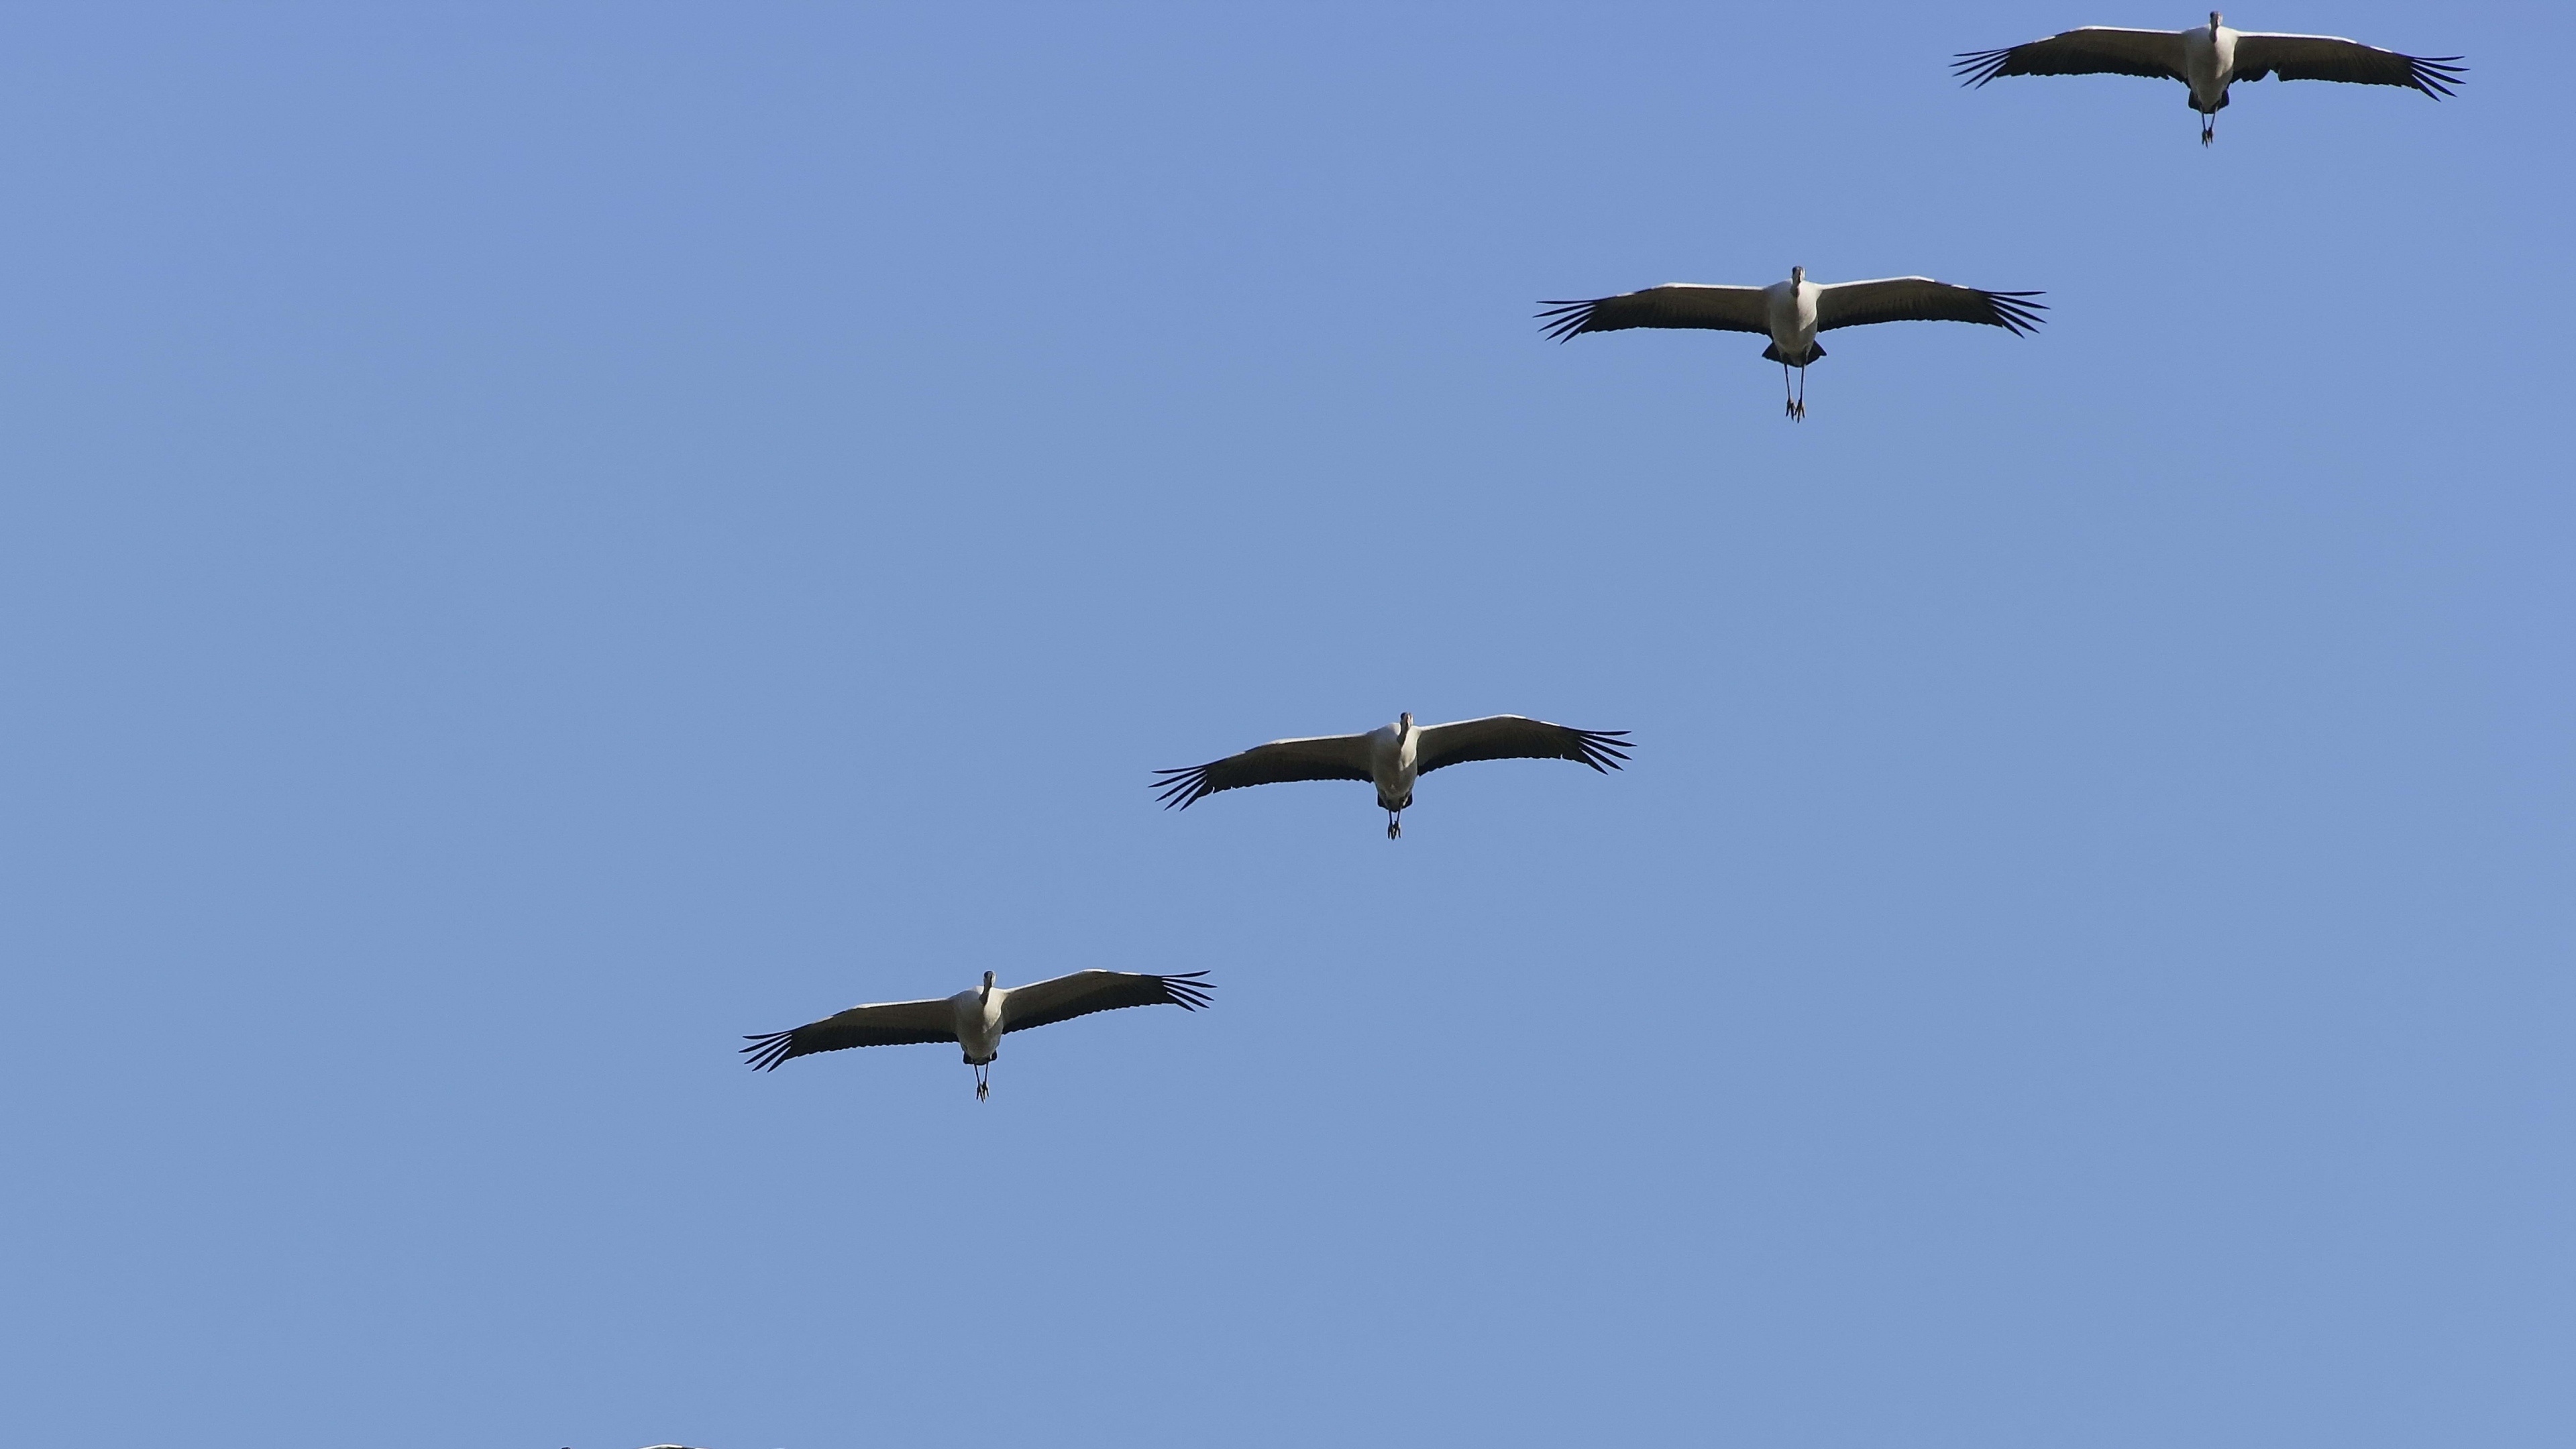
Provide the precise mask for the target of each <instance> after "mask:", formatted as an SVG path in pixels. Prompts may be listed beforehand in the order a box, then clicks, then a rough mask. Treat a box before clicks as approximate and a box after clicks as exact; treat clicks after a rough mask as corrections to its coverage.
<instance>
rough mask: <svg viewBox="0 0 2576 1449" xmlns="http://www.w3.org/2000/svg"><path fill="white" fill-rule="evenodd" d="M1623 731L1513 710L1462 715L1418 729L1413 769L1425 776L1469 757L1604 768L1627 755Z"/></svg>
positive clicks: (1609, 766) (1618, 762) (1624, 758)
mask: <svg viewBox="0 0 2576 1449" xmlns="http://www.w3.org/2000/svg"><path fill="white" fill-rule="evenodd" d="M1627 737H1628V732H1627V731H1626V730H1579V729H1576V728H1574V727H1573V726H1571V725H1561V724H1549V723H1548V722H1547V721H1545V720H1540V719H1527V718H1524V717H1522V716H1520V715H1516V714H1493V715H1487V716H1485V717H1484V718H1483V719H1462V720H1459V721H1456V722H1455V723H1452V724H1437V725H1431V726H1429V727H1427V728H1425V729H1423V730H1422V731H1421V732H1420V734H1419V736H1418V737H1417V739H1416V741H1415V743H1414V746H1413V772H1414V773H1415V774H1416V775H1428V774H1430V773H1431V772H1432V771H1434V770H1445V769H1447V768H1448V767H1450V766H1451V765H1463V764H1465V763H1467V762H1468V761H1469V760H1573V761H1575V762H1576V763H1578V764H1585V765H1590V766H1591V767H1592V768H1594V769H1596V770H1602V771H1603V772H1604V773H1607V772H1608V771H1609V770H1615V769H1618V768H1619V767H1620V766H1621V765H1622V764H1623V763H1624V762H1625V761H1626V760H1627V758H1628V739H1627Z"/></svg>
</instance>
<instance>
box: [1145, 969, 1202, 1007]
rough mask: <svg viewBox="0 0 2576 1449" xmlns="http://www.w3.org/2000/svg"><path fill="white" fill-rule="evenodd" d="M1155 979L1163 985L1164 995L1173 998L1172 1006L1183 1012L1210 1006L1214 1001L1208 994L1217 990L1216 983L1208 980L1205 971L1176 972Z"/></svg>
mask: <svg viewBox="0 0 2576 1449" xmlns="http://www.w3.org/2000/svg"><path fill="white" fill-rule="evenodd" d="M1154 979H1155V980H1156V981H1159V982H1161V983H1162V986H1163V994H1164V995H1165V996H1167V997H1169V998H1171V1002H1172V1004H1173V1005H1174V1006H1177V1007H1179V1008H1180V1009H1181V1010H1183V1011H1196V1010H1198V1009H1199V1008H1201V1007H1203V1006H1206V1005H1208V1004H1209V1002H1210V1001H1211V999H1212V998H1210V997H1209V995H1208V993H1209V992H1211V991H1213V990H1215V989H1216V983H1215V982H1213V981H1210V980H1208V979H1207V973H1206V972H1204V971H1176V972H1174V973H1172V974H1171V975H1169V976H1157V977H1155V978H1154Z"/></svg>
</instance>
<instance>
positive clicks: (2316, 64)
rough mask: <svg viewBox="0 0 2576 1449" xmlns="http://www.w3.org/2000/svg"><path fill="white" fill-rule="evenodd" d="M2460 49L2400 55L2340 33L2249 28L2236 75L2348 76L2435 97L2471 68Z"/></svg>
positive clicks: (2240, 41)
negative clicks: (2456, 52) (2279, 32)
mask: <svg viewBox="0 0 2576 1449" xmlns="http://www.w3.org/2000/svg"><path fill="white" fill-rule="evenodd" d="M2459 59H2460V58H2459V57H2458V56H2456V55H2400V54H2398V53H2397V52H2396V51H2393V50H2381V49H2380V48H2379V47H2377V46H2375V45H2364V44H2362V43H2361V42H2360V41H2358V40H2346V39H2344V38H2343V37H2342V36H2340V35H2275V34H2272V33H2270V32H2268V31H2261V30H2248V31H2243V32H2240V33H2239V34H2238V35H2237V37H2236V79H2238V80H2242V81H2258V80H2261V79H2262V78H2263V77H2264V76H2266V75H2277V76H2279V77H2280V78H2281V79H2283V80H2285V81H2294V80H2326V81H2350V82H2352V83H2354V84H2356V85H2367V86H2412V87H2413V88H2415V89H2416V90H2419V91H2422V92H2423V93H2424V94H2426V95H2428V96H2431V97H2432V98H2433V99H2435V100H2437V101H2438V100H2440V99H2441V98H2442V97H2444V96H2447V95H2449V94H2450V93H2451V87H2453V86H2455V85H2458V84H2459V83H2460V82H2461V81H2462V80H2463V79H2465V78H2466V74H2467V70H2468V68H2467V67H2466V66H2463V65H2460V64H2457V62H2458V60H2459Z"/></svg>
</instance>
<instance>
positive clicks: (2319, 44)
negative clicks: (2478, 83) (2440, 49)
mask: <svg viewBox="0 0 2576 1449" xmlns="http://www.w3.org/2000/svg"><path fill="white" fill-rule="evenodd" d="M2459 60H2460V57H2458V56H2456V55H2440V56H2421V55H2400V54H2398V53H2397V52H2396V51H2393V50H2381V49H2379V48H2377V47H2376V46H2369V45H2364V44H2362V43H2361V42H2360V41H2357V40H2346V39H2344V38H2343V37H2342V36H2339V35H2274V34H2270V33H2268V32H2265V31H2260V30H2230V29H2228V28H2227V27H2226V26H2225V25H2224V24H2221V23H2220V19H2219V14H2218V12H2217V11H2215V10H2212V11H2210V12H2209V24H2207V25H2205V26H2203V25H2195V26H2193V27H2192V28H2191V29H2189V30H2119V29H2114V28H2112V27H2110V26H2107V25H2088V26H2086V27H2084V28H2083V29H2081V30H2069V31H2066V32H2064V33H2062V34H2058V35H2052V36H2050V37H2048V38H2047V39H2046V40H2034V41H2032V42H2030V43H2029V44H2028V45H2008V46H2005V47H2004V48H2002V49H2000V50H1971V51H1963V52H1961V53H1960V55H1959V57H1958V59H1957V60H1956V61H1954V62H1953V63H1952V65H1951V69H1952V70H1954V71H1956V72H1957V73H1958V75H1959V77H1960V80H1961V81H1962V83H1964V84H1966V85H1970V86H1982V85H1984V84H1985V83H1986V82H1988V81H1990V80H1993V79H1994V78H1995V77H1997V76H2005V75H2139V76H2146V77H2148V78H2150V79H2155V80H2178V81H2181V82H2182V83H2183V85H2184V86H2185V87H2187V88H2188V95H2187V99H2188V100H2189V101H2190V103H2191V108H2192V109H2193V110H2195V111H2198V112H2200V144H2202V145H2204V146H2206V145H2208V144H2209V143H2210V142H2211V141H2212V140H2214V139H2215V138H2216V137H2217V135H2218V113H2219V112H2220V111H2223V110H2225V109H2226V108H2227V88H2228V87H2229V86H2231V85H2233V84H2235V83H2236V82H2238V81H2258V80H2261V79H2262V78H2263V77H2265V76H2267V75H2276V76H2279V77H2280V78H2281V79H2283V80H2285V81H2293V80H2323V81H2348V82H2350V83H2352V84H2355V85H2366V86H2407V87H2410V88H2412V89H2415V90H2419V91H2422V92H2423V93H2424V94H2426V95H2428V96H2431V97H2432V98H2433V99H2435V100H2437V101H2438V100H2440V99H2441V98H2442V97H2444V96H2447V95H2449V94H2451V87H2453V86H2455V85H2458V84H2459V83H2460V81H2461V79H2462V78H2463V76H2464V75H2465V74H2466V69H2467V68H2466V67H2464V66H2462V65H2460V64H2459Z"/></svg>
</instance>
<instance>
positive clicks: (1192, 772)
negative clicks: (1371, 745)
mask: <svg viewBox="0 0 2576 1449" xmlns="http://www.w3.org/2000/svg"><path fill="white" fill-rule="evenodd" d="M1154 773H1155V774H1156V775H1158V776H1160V777H1161V778H1159V779H1157V780H1155V781H1154V788H1155V789H1156V790H1158V791H1161V792H1162V798H1163V808H1164V809H1166V810H1169V809H1171V808H1173V807H1174V806H1179V807H1182V808H1184V809H1186V808H1187V807H1189V806H1190V805H1191V804H1193V803H1194V802H1196V801H1197V800H1198V799H1199V798H1200V797H1202V796H1206V795H1213V794H1215V793H1216V792H1217V791H1219V790H1240V789H1242V788H1243V787H1244V786H1246V785H1280V784H1285V783H1287V782H1288V781H1291V780H1365V779H1368V778H1369V760H1368V736H1366V735H1318V736H1315V737H1314V738H1311V739H1303V740H1272V741H1271V742H1270V743H1268V744H1266V745H1254V746H1253V747H1252V748H1251V749H1248V750H1245V751H1244V752H1243V753H1242V754H1239V755H1228V756H1226V757H1225V758H1224V759H1222V760H1211V761H1209V762H1208V763H1206V764H1204V765H1191V766H1189V767H1187V768H1185V769H1178V770H1157V771H1155V772H1154Z"/></svg>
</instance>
